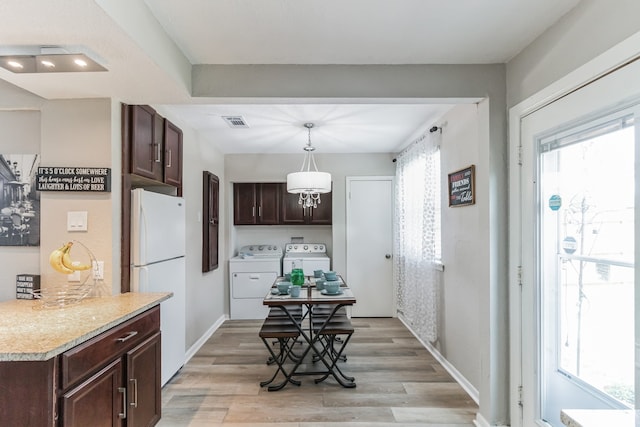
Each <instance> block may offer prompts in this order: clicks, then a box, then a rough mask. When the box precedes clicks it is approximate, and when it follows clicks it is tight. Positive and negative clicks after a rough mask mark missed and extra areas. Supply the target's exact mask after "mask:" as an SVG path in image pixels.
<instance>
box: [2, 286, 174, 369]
mask: <svg viewBox="0 0 640 427" xmlns="http://www.w3.org/2000/svg"><path fill="white" fill-rule="evenodd" d="M172 295H173V294H172V293H170V292H162V293H132V292H131V293H125V294H119V295H114V296H108V297H100V298H87V299H85V300H83V301H81V302H80V303H78V304H74V305H69V306H64V307H60V308H44V307H43V306H42V303H41V302H40V301H38V300H12V301H6V302H0V361H17V360H22V361H30V360H47V359H50V358H52V357H54V356H56V355H58V354H60V353H63V352H65V351H67V350H69V349H70V348H73V347H75V346H76V345H78V344H81V343H83V342H84V341H86V340H88V339H90V338H93V337H95V336H96V335H99V334H100V333H102V332H104V331H106V330H108V329H111V328H113V327H114V326H116V325H119V324H120V323H123V322H125V321H126V320H128V319H131V318H132V317H135V316H137V315H138V314H140V313H142V312H144V311H146V310H148V309H149V308H152V307H154V306H156V305H158V304H160V302H162V301H164V300H166V299H168V298H171V297H172Z"/></svg>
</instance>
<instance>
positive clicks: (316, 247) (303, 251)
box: [282, 243, 331, 276]
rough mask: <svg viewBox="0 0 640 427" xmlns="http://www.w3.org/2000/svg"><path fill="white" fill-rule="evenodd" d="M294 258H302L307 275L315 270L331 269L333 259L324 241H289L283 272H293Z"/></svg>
mask: <svg viewBox="0 0 640 427" xmlns="http://www.w3.org/2000/svg"><path fill="white" fill-rule="evenodd" d="M293 260H302V269H303V270H304V275H305V276H313V270H322V271H329V270H331V259H330V258H329V256H328V255H327V245H325V244H324V243H287V244H286V245H285V247H284V258H283V259H282V272H283V273H290V272H291V266H292V264H293Z"/></svg>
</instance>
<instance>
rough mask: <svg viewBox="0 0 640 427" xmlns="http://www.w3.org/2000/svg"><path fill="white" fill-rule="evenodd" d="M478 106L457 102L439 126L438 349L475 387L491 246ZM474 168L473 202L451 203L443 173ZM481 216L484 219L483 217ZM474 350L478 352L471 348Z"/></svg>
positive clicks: (479, 368)
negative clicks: (440, 282) (440, 277)
mask: <svg viewBox="0 0 640 427" xmlns="http://www.w3.org/2000/svg"><path fill="white" fill-rule="evenodd" d="M478 109H479V107H478V106H477V105H476V104H471V105H459V106H457V107H455V108H454V109H453V110H451V111H450V112H449V113H448V114H446V115H445V117H443V119H442V121H443V122H446V123H447V124H446V125H445V126H444V127H443V130H442V142H441V154H440V156H441V157H440V158H441V167H442V261H443V264H444V266H445V270H444V273H443V279H444V280H443V288H442V293H441V309H442V311H441V313H440V319H441V322H442V323H441V325H440V330H439V333H438V336H439V339H438V343H437V344H436V347H437V348H438V351H440V353H441V354H442V355H443V356H444V357H445V358H446V359H447V361H449V362H450V363H451V364H453V365H454V366H455V368H456V369H457V370H458V371H459V372H460V373H461V374H462V375H463V376H464V377H465V378H466V379H467V380H468V381H469V382H470V383H471V384H473V386H474V387H475V388H479V387H480V375H481V372H480V370H481V363H480V362H481V360H480V358H479V357H478V356H479V354H480V348H481V347H482V346H481V342H480V340H481V337H482V335H483V332H482V329H481V325H482V323H483V321H482V318H481V312H482V310H481V306H480V305H481V304H482V302H481V301H482V298H481V295H482V294H483V293H485V292H488V290H487V287H488V285H489V277H488V265H489V251H488V250H487V244H488V238H489V237H488V235H489V233H488V231H487V229H488V224H487V223H486V212H487V211H488V206H489V204H488V199H487V196H488V194H487V190H486V185H485V183H484V182H483V180H484V179H486V178H484V177H485V176H486V168H487V165H486V161H485V159H483V158H482V157H481V152H482V151H483V150H482V149H481V148H482V145H485V144H486V138H484V139H485V140H484V141H483V138H482V137H481V135H480V126H479V121H480V116H479V112H478ZM470 165H475V167H476V180H477V182H476V199H475V200H476V202H475V204H474V205H471V206H463V207H449V206H448V204H449V203H448V197H447V191H448V188H447V180H446V178H447V174H449V173H452V172H454V171H457V170H460V169H463V168H465V167H467V166H470ZM483 218H485V219H484V220H483ZM472 349H476V350H477V351H470V350H472Z"/></svg>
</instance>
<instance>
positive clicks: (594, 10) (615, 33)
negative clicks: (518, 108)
mask: <svg viewBox="0 0 640 427" xmlns="http://www.w3.org/2000/svg"><path fill="white" fill-rule="evenodd" d="M638 17H640V1H638V0H612V1H602V0H582V1H581V2H580V3H578V5H577V6H576V7H575V8H574V9H573V10H572V11H570V12H569V13H567V14H566V15H565V16H564V17H563V18H561V19H560V20H559V21H558V22H557V23H556V24H555V25H554V26H552V27H551V28H550V29H549V30H547V31H546V32H545V33H544V34H542V35H541V36H540V37H538V38H537V39H536V40H535V41H533V43H531V44H530V45H529V46H527V47H526V48H525V49H524V50H523V51H522V52H521V53H520V54H518V55H517V56H516V57H514V58H513V59H512V60H511V61H509V63H508V64H507V96H508V97H507V105H508V107H512V106H514V105H516V104H518V103H519V102H521V101H522V100H524V99H526V98H527V97H529V96H531V95H533V94H534V93H536V92H538V91H539V90H541V89H543V88H545V87H546V86H548V85H550V84H551V83H553V82H554V81H556V80H558V79H559V78H561V77H563V76H565V75H566V74H568V73H569V72H571V71H573V70H575V69H576V68H578V67H579V66H581V65H583V64H585V63H586V62H588V61H589V60H591V59H593V58H594V57H596V56H597V55H599V54H601V53H603V52H605V51H606V50H607V49H610V48H611V47H613V46H614V45H615V44H617V43H619V42H621V41H622V40H624V39H626V38H628V37H630V36H632V35H633V34H635V33H637V32H638V31H640V19H639V18H638Z"/></svg>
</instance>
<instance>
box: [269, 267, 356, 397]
mask: <svg viewBox="0 0 640 427" xmlns="http://www.w3.org/2000/svg"><path fill="white" fill-rule="evenodd" d="M283 280H284V278H283V277H278V278H277V279H276V280H275V282H274V284H273V286H272V288H271V289H270V290H269V292H268V293H267V294H266V295H265V297H264V301H263V304H264V305H266V306H268V307H269V308H270V311H269V315H268V317H267V318H266V319H265V322H264V323H263V327H262V329H261V333H260V337H261V338H262V340H263V342H264V344H265V345H266V346H267V348H268V349H269V352H270V353H271V357H270V358H269V360H270V361H271V362H272V363H273V362H275V364H276V365H277V368H276V372H275V373H274V375H273V377H272V378H271V379H270V380H267V381H263V382H262V383H261V386H265V385H268V384H271V383H272V382H273V381H274V380H275V378H276V377H277V374H278V373H282V374H283V376H284V380H283V381H282V382H280V383H278V384H275V385H270V386H269V387H268V390H269V391H276V390H280V389H282V388H283V387H284V386H285V385H287V384H288V383H291V384H295V385H300V384H301V383H300V381H298V380H297V379H295V377H299V376H316V378H315V383H319V382H322V381H324V380H325V379H327V378H329V377H331V378H334V379H335V380H336V381H337V382H338V384H340V385H341V386H343V387H345V388H353V387H355V386H356V383H355V378H354V377H351V376H348V375H346V374H345V373H344V372H343V371H342V369H341V368H340V367H339V365H338V362H341V361H342V362H345V361H346V356H345V355H344V350H345V348H346V346H347V343H348V342H349V340H350V338H351V336H352V334H353V332H354V329H353V326H352V325H351V321H350V318H349V316H348V315H347V313H346V309H345V307H348V306H352V305H354V304H355V303H356V298H355V296H354V294H353V291H352V289H351V288H349V286H347V284H346V283H345V281H344V279H343V278H342V277H341V276H338V281H340V291H339V293H337V294H328V293H327V292H326V291H324V290H319V289H318V288H317V287H316V286H315V278H313V277H307V278H306V280H305V283H304V284H303V285H302V287H301V289H300V295H299V296H296V297H293V296H291V295H289V294H286V295H282V294H280V293H277V292H275V290H274V289H277V284H278V283H279V282H281V281H283ZM278 332H280V333H279V334H278ZM283 337H286V338H287V339H288V342H286V343H284V342H283V341H284V339H283ZM273 338H277V339H279V340H280V344H281V346H280V352H279V353H276V351H274V350H273V348H272V346H273V342H272V341H271V340H272V339H273ZM298 344H301V345H302V346H301V350H300V352H298V351H296V350H295V349H296V346H297V345H298ZM309 361H311V363H312V366H313V368H312V369H308V362H309Z"/></svg>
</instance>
